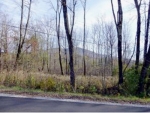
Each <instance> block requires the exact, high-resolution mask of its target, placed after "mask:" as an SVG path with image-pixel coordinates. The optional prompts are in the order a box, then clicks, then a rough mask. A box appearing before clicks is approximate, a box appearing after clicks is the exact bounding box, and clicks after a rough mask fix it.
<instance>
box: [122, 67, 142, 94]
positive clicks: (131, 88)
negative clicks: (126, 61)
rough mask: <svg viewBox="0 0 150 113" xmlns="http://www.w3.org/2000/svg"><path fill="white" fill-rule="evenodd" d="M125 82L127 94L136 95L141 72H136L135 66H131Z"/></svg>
mask: <svg viewBox="0 0 150 113" xmlns="http://www.w3.org/2000/svg"><path fill="white" fill-rule="evenodd" d="M124 78H125V79H124V83H123V90H124V93H126V94H127V95H136V92H137V88H138V82H139V74H138V73H136V71H135V68H134V67H133V68H131V69H129V70H128V71H126V72H125V74H124Z"/></svg>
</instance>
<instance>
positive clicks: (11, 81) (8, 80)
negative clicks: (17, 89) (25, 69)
mask: <svg viewBox="0 0 150 113" xmlns="http://www.w3.org/2000/svg"><path fill="white" fill-rule="evenodd" d="M17 84H18V78H17V76H15V75H6V77H5V79H4V85H5V86H9V87H12V86H16V85H17Z"/></svg>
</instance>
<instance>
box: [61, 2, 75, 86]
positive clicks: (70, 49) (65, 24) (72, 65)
mask: <svg viewBox="0 0 150 113" xmlns="http://www.w3.org/2000/svg"><path fill="white" fill-rule="evenodd" d="M61 2H62V6H63V16H64V26H65V31H66V35H67V40H68V45H69V58H70V62H69V65H70V84H71V86H72V88H73V89H74V88H75V74H74V64H73V42H72V31H73V25H72V29H71V31H70V29H69V21H68V12H67V4H66V0H61ZM73 13H74V12H73ZM73 17H74V16H73ZM73 24H74V18H73Z"/></svg>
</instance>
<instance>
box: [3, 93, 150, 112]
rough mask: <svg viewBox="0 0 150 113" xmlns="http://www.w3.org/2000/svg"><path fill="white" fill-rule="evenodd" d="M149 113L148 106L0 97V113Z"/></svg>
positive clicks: (149, 107) (149, 108)
mask: <svg viewBox="0 0 150 113" xmlns="http://www.w3.org/2000/svg"><path fill="white" fill-rule="evenodd" d="M137 111H140V112H149V111H150V106H138V105H136V106H133V105H121V104H106V103H94V102H84V101H73V100H72V101H68V100H59V99H50V98H30V97H18V96H16V97H11V96H1V95H0V112H137Z"/></svg>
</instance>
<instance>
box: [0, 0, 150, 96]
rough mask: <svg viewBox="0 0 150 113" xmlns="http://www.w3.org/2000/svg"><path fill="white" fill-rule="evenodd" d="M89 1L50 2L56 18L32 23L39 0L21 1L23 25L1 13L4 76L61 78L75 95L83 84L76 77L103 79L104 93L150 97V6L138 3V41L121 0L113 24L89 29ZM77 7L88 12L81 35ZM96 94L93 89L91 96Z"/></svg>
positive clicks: (139, 0) (102, 20) (145, 1)
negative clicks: (63, 78) (64, 77)
mask: <svg viewBox="0 0 150 113" xmlns="http://www.w3.org/2000/svg"><path fill="white" fill-rule="evenodd" d="M89 1H90V0H56V1H55V2H53V0H47V1H45V2H47V3H48V4H49V7H50V10H51V11H52V12H54V14H48V15H50V16H48V17H46V16H45V17H44V16H43V20H33V19H32V5H33V4H35V3H36V0H21V1H19V2H18V4H17V5H18V6H17V7H20V23H19V25H16V24H14V22H13V20H12V19H11V17H10V16H9V14H7V12H3V11H1V12H0V13H1V18H0V73H1V76H2V75H3V74H4V73H5V74H6V73H7V72H8V73H9V74H10V73H13V72H20V71H22V72H23V73H45V74H49V75H56V76H57V77H56V78H57V79H59V77H60V78H61V76H70V84H69V85H70V86H71V91H76V90H77V86H78V82H79V81H77V80H78V79H76V77H78V76H83V77H90V78H91V79H92V77H99V78H101V79H102V81H99V82H100V83H101V84H102V85H103V84H105V85H103V86H104V87H103V89H104V92H105V93H107V90H112V91H116V90H117V92H118V93H121V94H126V93H127V94H129V95H130V94H131V95H137V96H149V95H150V68H149V66H150V43H149V36H150V34H149V31H150V28H149V24H150V23H149V22H150V0H149V1H148V0H133V1H134V9H136V21H137V25H136V27H135V29H136V32H135V33H134V36H135V37H134V36H131V33H132V34H133V32H132V31H133V30H131V29H130V25H129V23H128V22H127V21H126V20H124V9H123V7H122V6H123V4H122V0H117V4H114V1H113V0H110V5H111V8H112V10H110V12H112V20H111V21H106V20H105V18H103V17H99V18H98V19H97V21H96V22H95V23H94V24H93V25H92V27H90V28H89V27H88V25H87V23H86V21H87V19H88V18H87V17H86V14H87V13H88V12H87V3H88V2H89ZM93 2H94V1H93ZM14 3H15V2H14ZM37 3H38V2H37ZM78 4H80V5H81V7H82V8H81V9H82V10H83V15H80V16H82V18H83V26H82V28H78V29H77V28H75V27H74V25H75V23H76V18H77V17H78V16H79V15H78V11H77V10H76V7H78ZM19 5H20V6H19ZM116 5H117V6H118V7H117V8H116V7H114V6H116ZM116 9H117V10H116ZM51 15H52V16H51ZM141 38H143V40H144V43H141ZM131 39H134V40H135V42H131ZM133 43H135V45H133ZM141 44H143V46H142V47H144V48H141ZM131 45H132V46H131ZM142 50H143V51H142ZM6 75H7V74H6ZM10 75H11V74H10ZM109 77H110V78H112V80H113V79H115V80H117V82H115V83H114V84H113V85H112V86H111V87H110V86H109V85H107V82H106V81H107V78H109ZM35 78H36V77H35ZM54 78H55V77H54ZM4 81H5V80H4ZM60 82H61V80H60ZM91 83H93V82H91ZM91 83H90V84H91ZM1 84H2V83H1ZM66 87H67V86H66ZM79 87H80V88H81V89H84V87H83V88H82V87H81V86H79ZM95 87H96V86H94V88H95ZM94 88H93V86H92V90H93V89H94ZM97 89H98V88H97ZM125 92H126V93H125Z"/></svg>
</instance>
